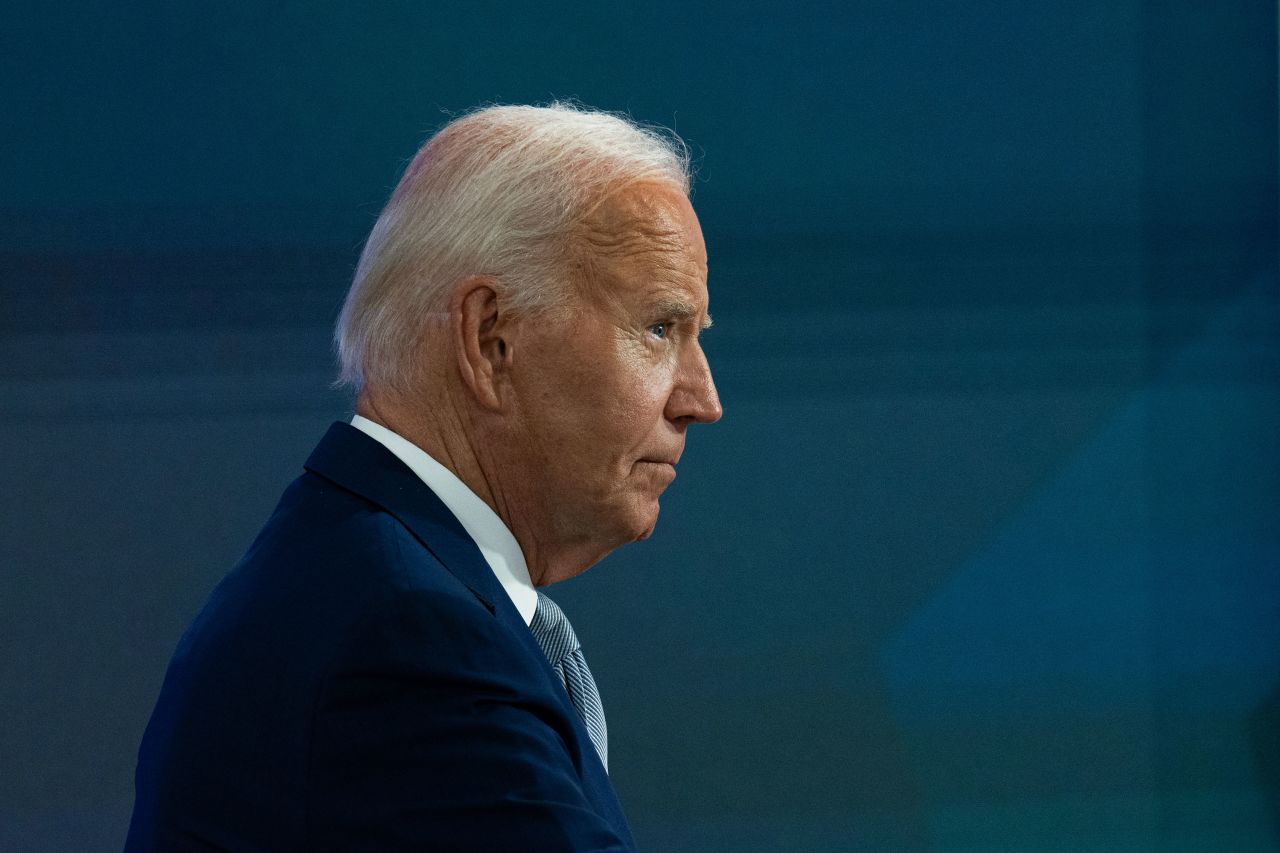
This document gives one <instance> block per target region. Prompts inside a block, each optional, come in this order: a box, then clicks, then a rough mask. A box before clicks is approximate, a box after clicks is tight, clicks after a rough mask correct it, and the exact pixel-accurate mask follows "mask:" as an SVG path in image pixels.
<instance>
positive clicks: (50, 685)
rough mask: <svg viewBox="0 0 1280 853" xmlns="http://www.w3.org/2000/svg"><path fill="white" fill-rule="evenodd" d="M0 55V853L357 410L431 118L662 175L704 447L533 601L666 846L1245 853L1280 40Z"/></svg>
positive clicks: (289, 12) (577, 12) (392, 17)
mask: <svg viewBox="0 0 1280 853" xmlns="http://www.w3.org/2000/svg"><path fill="white" fill-rule="evenodd" d="M10 5H11V8H9V9H7V10H6V24H5V26H4V27H3V28H0V67H3V69H4V71H3V74H4V81H5V82H4V85H3V88H2V89H0V111H2V112H3V114H4V115H5V116H6V117H7V118H8V121H7V122H6V125H7V128H6V130H5V131H4V133H3V134H0V424H3V426H0V442H2V445H0V449H2V450H3V453H0V483H3V486H4V488H3V489H0V632H2V633H0V684H3V690H0V848H3V849H13V850H30V851H54V850H81V851H96V850H112V849H118V848H119V847H120V845H121V844H122V842H123V838H124V830H125V827H126V825H127V821H128V816H129V811H130V808H131V804H132V772H133V765H134V760H135V756H136V749H137V745H138V742H139V740H140V738H141V734H142V730H143V727H144V726H145V724H146V720H147V717H148V715H149V713H150V710H151V706H152V703H153V702H154V700H155V697H156V695H157V692H158V690H159V686H160V682H161V678H162V675H163V672H164V667H165V665H166V663H167V661H168V658H169V655H170V654H171V652H172V650H173V647H174V645H175V643H176V642H177V639H178V637H179V635H180V634H181V632H182V630H183V629H184V628H185V626H186V625H187V623H188V622H189V620H190V619H191V618H192V616H193V615H194V613H195V612H196V611H197V609H198V608H199V607H200V605H201V604H202V602H203V601H204V599H205V597H206V596H207V594H208V593H209V591H210V590H211V588H212V587H213V585H214V584H215V583H216V581H217V580H218V579H219V578H220V577H221V576H222V575H223V573H224V572H226V571H227V569H228V568H229V567H230V566H231V565H232V564H233V563H234V562H235V560H236V559H237V558H238V557H239V555H240V553H241V552H242V551H243V549H244V548H245V547H246V546H247V545H248V543H249V541H250V540H251V538H252V536H253V534H254V533H255V532H256V530H257V529H258V527H259V526H260V525H261V524H262V522H263V521H264V520H265V518H266V516H267V514H268V513H269V512H270V510H271V508H272V506H274V503H275V501H276V499H277V497H278V496H279V493H280V492H281V490H282V489H283V488H284V486H285V485H286V484H287V483H288V481H289V480H291V479H292V478H293V477H294V476H295V475H296V474H297V473H298V471H299V470H300V466H301V463H302V461H303V459H304V458H305V456H306V454H307V453H308V451H309V450H310V448H311V447H312V446H313V444H314V443H315V442H316V441H317V440H318V439H319V437H320V435H321V434H322V433H323V432H324V430H325V428H326V426H327V424H328V423H329V422H330V421H331V420H333V419H336V418H346V417H348V416H349V412H350V405H351V401H350V400H349V399H347V398H345V397H344V396H342V395H340V394H338V393H336V392H333V391H331V390H329V387H328V383H329V382H330V380H331V379H332V377H333V365H332V360H331V356H330V348H329V335H330V329H331V324H332V321H333V319H334V317H335V316H336V313H337V309H338V306H339V305H340V302H341V299H342V297H343V295H344V293H345V290H346V287H347V285H348V284H349V281H350V275H351V272H352V270H353V267H354V264H355V260H356V258H357V256H358V253H359V249H360V246H361V243H362V241H363V239H364V237H365V235H366V234H367V233H368V229H369V227H370V226H371V225H372V222H373V220H374V218H375V217H376V215H377V213H378V211H379V209H380V208H381V205H382V203H383V202H384V200H385V199H386V197H387V195H388V194H389V192H390V190H391V188H392V187H393V186H394V184H395V181H396V180H397V178H398V176H399V173H400V170H401V169H402V168H403V167H404V165H405V164H406V163H407V161H408V159H409V158H410V157H411V156H412V154H413V152H414V151H415V150H416V148H417V146H418V145H419V144H420V143H421V142H422V140H423V139H424V138H425V137H426V136H427V135H428V134H429V133H430V132H432V131H433V130H434V129H436V128H437V127H438V126H439V125H441V124H442V123H444V122H445V121H446V120H447V119H448V117H449V115H450V114H455V113H457V112H459V111H461V110H465V109H468V108H470V107H473V106H476V105H478V104H480V103H484V102H544V101H546V100H549V99H550V98H553V97H570V96H573V97H578V98H580V99H581V100H582V101H584V102H585V103H588V104H591V105H593V106H597V107H601V108H607V109H615V110H624V111H628V112H630V113H631V114H632V115H633V116H634V117H636V118H638V119H642V120H645V121H653V122H658V123H662V124H665V125H668V126H672V127H674V128H675V129H677V130H678V131H679V132H680V134H681V135H682V136H684V137H685V138H686V139H687V140H688V141H689V142H690V144H691V145H692V146H693V148H694V151H695V154H696V155H697V158H698V166H699V175H700V177H699V180H698V182H697V185H696V189H695V193H694V202H695V206H696V207H697V209H698V211H699V213H700V215H701V217H702V222H703V226H704V229H705V232H706V236H707V242H708V246H709V250H710V256H711V281H710V287H711V294H712V310H713V313H714V314H715V317H716V327H715V329H713V330H712V331H711V332H709V333H708V335H707V337H706V345H707V349H708V352H709V356H710V359H711V363H712V367H713V369H714V370H715V373H716V377H717V380H718V382H719V386H720V391H721V396H722V398H723V401H724V406H725V417H724V419H723V420H722V421H721V422H720V423H719V424H718V425H716V426H713V427H707V428H701V429H695V430H693V432H692V433H691V440H690V446H689V450H688V453H687V454H686V457H685V462H684V463H682V466H681V475H680V479H679V481H678V482H677V483H676V484H675V485H674V486H673V488H672V489H671V490H670V491H669V492H668V493H667V496H666V498H664V508H663V514H662V519H661V521H660V523H659V528H658V532H657V535H656V536H655V537H654V539H652V540H651V541H649V542H646V543H643V544H639V545H635V546H632V547H629V548H626V549H623V550H621V551H619V552H617V553H616V554H614V555H612V556H610V557H609V558H608V559H607V560H606V561H605V562H603V563H602V564H600V565H599V566H598V567H596V568H595V569H594V570H592V571H591V572H590V573H588V574H587V575H586V576H584V577H582V578H579V579H576V580H574V581H571V582H568V583H566V584H563V585H561V586H559V587H557V588H556V594H557V597H558V599H559V600H560V602H561V603H562V605H563V606H564V608H565V610H566V611H568V612H569V613H570V614H572V618H573V620H574V623H575V626H576V627H577V629H578V633H579V634H580V635H581V636H582V637H583V638H584V640H585V641H586V648H587V652H588V655H589V658H590V660H591V663H592V667H593V670H594V671H595V672H596V674H597V676H598V680H599V682H600V687H601V690H602V693H603V696H604V700H605V705H606V708H607V710H608V713H609V719H610V734H611V737H610V749H611V758H612V761H611V766H612V768H613V776H614V779H615V781H616V784H617V787H618V789H619V791H620V794H621V796H622V799H623V803H624V805H625V806H626V808H627V810H628V813H629V815H630V817H631V819H632V822H633V824H634V828H635V832H636V836H637V839H638V840H639V842H640V843H641V844H642V846H643V848H644V849H645V850H648V851H700V853H717V851H726V853H728V851H733V853H750V851H757V850H759V851H764V850H785V851H847V850H893V851H925V850H938V851H978V850H1019V851H1056V850H1062V851H1080V850H1091V851H1093V850H1124V851H1129V850H1134V851H1160V853H1164V851H1182V850H1187V851H1191V850H1205V851H1209V850H1232V851H1236V853H1243V851H1264V850H1277V849H1280V525H1278V524H1277V520H1278V518H1280V513H1277V507H1278V506H1280V441H1278V440H1277V437H1278V435H1280V288H1278V284H1277V251H1276V235H1277V166H1276V162H1277V85H1276V71H1277V62H1276V25H1277V21H1276V7H1275V4H1274V3H1267V2H1220V3H1203V2H1190V0H1186V2H1139V1H1138V0H1106V2H1102V0H1075V2H1032V3H1027V2H1013V0H986V2H981V1H978V2H971V3H966V4H950V3H941V2H926V0H894V2H889V0H876V2H859V3H855V4H847V3H839V4H836V3H832V4H818V3H804V2H798V3H789V4H781V3H746V4H733V5H730V4H723V5H714V4H697V3H688V2H683V3H674V2H671V3H649V4H643V5H634V6H628V7H615V6H610V5H607V4H598V3H597V4H582V5H564V6H559V5H557V6H547V5H544V4H537V5H536V6H534V5H530V6H528V7H525V8H521V7H511V6H507V5H499V4H493V5H485V4H475V5H468V6H466V7H465V8H461V7H459V6H458V4H455V5H454V6H451V7H449V8H434V7H433V4H424V3H379V4H374V3H369V4H356V3H345V4H344V3H305V4H303V3H275V4H259V3H250V2H240V3H227V4H220V5H217V6H196V5H194V4H192V5H189V6H188V5H187V4H181V3H179V4H161V3H142V4H129V5H126V6H122V5H118V4H106V3H100V4H93V3H62V4H57V5H56V6H54V7H49V8H44V9H41V10H40V11H38V12H37V11H36V10H35V8H34V6H26V5H23V4H19V5H17V6H13V5H12V4H10Z"/></svg>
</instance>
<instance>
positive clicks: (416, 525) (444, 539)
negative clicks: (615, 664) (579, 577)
mask: <svg viewBox="0 0 1280 853" xmlns="http://www.w3.org/2000/svg"><path fill="white" fill-rule="evenodd" d="M304 467H305V468H306V469H307V470H308V471H311V472H312V473H314V474H319V475H320V476H321V477H324V478H325V479H327V480H332V481H333V482H334V483H336V484H338V485H339V486H342V487H343V488H344V489H347V490H348V491H351V492H355V493H356V494H358V495H360V496H361V497H364V498H366V499H367V500H370V501H373V502H374V503H376V504H378V505H379V506H381V507H382V508H383V509H385V510H386V511H387V512H388V513H390V514H391V515H393V516H395V517H396V518H397V519H398V520H399V521H400V523H402V524H403V525H404V526H405V527H407V528H408V529H409V530H410V532H412V533H413V535H414V536H415V537H416V538H417V539H418V541H419V542H421V543H422V545H423V547H424V548H426V549H427V550H429V551H430V552H431V553H432V554H434V555H435V557H436V559H438V560H439V561H440V562H441V563H443V564H444V566H445V568H447V569H448V570H449V572H450V573H451V574H452V575H453V576H454V577H456V578H457V579H458V580H459V581H461V582H462V584H463V585H464V586H466V587H467V588H468V589H470V590H471V592H472V593H473V594H474V595H475V596H476V598H478V599H480V601H481V602H482V603H483V604H484V606H485V607H486V608H488V609H489V612H491V613H493V614H494V615H495V616H500V617H502V618H508V619H510V618H514V619H515V620H516V621H518V622H519V623H520V624H522V625H523V624H524V620H523V619H522V618H521V617H520V614H519V612H518V611H517V610H516V609H515V605H513V604H512V603H511V599H510V597H509V596H508V595H507V593H506V590H504V589H503V588H502V584H501V583H500V582H499V581H498V579H497V577H495V576H494V574H493V570H492V569H490V568H489V564H488V563H487V562H486V561H485V559H484V555H482V554H481V553H480V549H479V548H478V547H477V546H476V543H475V542H474V541H473V540H472V539H471V537H470V536H469V535H467V531H466V530H465V529H463V527H462V524H461V523H460V522H459V521H458V519H457V518H455V517H454V515H453V513H452V512H450V511H449V508H448V507H446V506H445V505H444V502H443V501H441V500H440V498H439V497H437V496H436V493H435V492H433V491H431V489H430V488H428V487H427V484H426V483H424V482H422V480H421V479H420V478H419V477H418V475H417V474H415V473H413V471H412V470H410V468H409V467H408V466H407V465H405V464H404V463H403V462H401V461H400V460H399V459H398V458H397V457H396V455H395V454H394V453H392V452H391V451H390V450H388V449H387V448H385V447H383V446H382V444H380V443H379V442H378V441H377V440H375V439H373V438H371V437H370V436H368V435H366V434H365V433H363V432H361V431H360V430H358V429H356V428H355V427H353V426H351V425H350V424H345V423H341V422H335V423H334V424H333V425H331V426H330V427H329V431H328V432H327V433H325V436H324V438H322V439H321V440H320V444H319V445H317V446H316V449H315V450H314V451H313V452H312V453H311V456H310V457H309V458H308V459H307V461H306V464H305V466H304Z"/></svg>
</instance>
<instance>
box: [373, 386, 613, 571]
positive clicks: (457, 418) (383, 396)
mask: <svg viewBox="0 0 1280 853" xmlns="http://www.w3.org/2000/svg"><path fill="white" fill-rule="evenodd" d="M454 396H455V395H453V394H449V393H444V394H436V395H428V396H425V397H415V398H414V400H413V401H412V403H409V402H407V401H405V400H404V399H403V398H402V397H400V396H399V395H395V394H391V393H387V392H385V391H375V390H372V389H366V390H365V391H363V392H361V394H360V397H359V399H358V400H357V401H356V414H358V415H360V416H361V417H363V418H367V419H368V420H371V421H373V422H374V423H376V424H380V425H382V426H384V427H386V428H387V429H389V430H391V431H392V432H394V433H396V434H397V435H399V436H401V437H402V438H404V439H406V440H407V441H410V442H412V443H413V444H414V445H416V446H417V447H419V448H421V449H422V450H423V451H424V452H426V453H427V455H429V456H430V457H431V458H432V459H434V460H436V461H437V462H439V463H440V464H441V465H443V466H444V467H445V468H448V469H449V470H450V471H451V472H453V474H454V476H456V477H457V478H458V479H459V480H461V481H462V482H463V483H464V484H465V485H466V487H467V488H468V489H470V490H471V491H472V492H473V493H474V494H475V495H476V497H478V498H480V499H481V500H482V501H484V502H485V503H486V504H488V506H489V508H490V509H492V510H493V511H494V513H495V514H496V515H497V516H498V518H500V519H501V520H502V522H503V524H505V525H506V526H507V529H508V530H510V531H511V533H512V535H513V536H514V537H515V540H516V542H517V543H518V544H519V545H520V551H521V553H522V554H523V555H524V559H525V564H526V565H527V566H528V569H529V577H530V579H531V580H532V581H533V584H534V586H548V585H550V584H553V583H556V582H558V581H562V580H567V579H568V578H571V577H574V576H575V575H578V574H581V573H582V572H584V571H586V570H587V569H588V568H590V567H591V566H593V565H595V564H596V563H598V562H599V561H600V560H602V559H603V558H604V557H605V555H606V554H608V553H609V551H610V550H612V549H611V548H610V549H603V550H602V549H601V546H600V544H599V543H598V542H593V541H590V538H589V537H585V538H584V537H574V538H565V537H558V536H556V535H554V533H551V532H550V531H547V530H546V528H547V527H549V526H550V525H547V524H542V523H539V522H540V521H541V520H542V519H543V518H544V517H545V516H543V515H541V514H537V513H535V512H533V511H531V510H533V509H534V508H535V507H537V503H536V502H537V501H538V499H539V498H538V495H537V494H536V493H532V492H531V491H530V490H528V489H523V490H522V489H520V488H517V487H516V484H515V483H508V482H507V481H506V480H504V478H503V477H502V476H501V473H502V472H504V471H511V470H512V466H511V465H510V464H509V463H508V462H507V461H506V460H503V459H501V458H500V457H499V455H498V453H497V452H496V451H498V450H499V449H500V448H501V446H502V444H503V443H502V442H500V441H485V440H473V437H476V436H482V435H483V433H481V432H479V431H478V430H477V426H478V425H477V424H476V423H475V420H476V419H475V418H474V417H473V416H471V415H470V414H469V413H468V412H466V411H465V409H463V408H461V407H459V406H458V405H456V403H457V400H456V399H454ZM428 413H429V414H428ZM513 479H515V480H517V481H518V480H519V477H515V478H513Z"/></svg>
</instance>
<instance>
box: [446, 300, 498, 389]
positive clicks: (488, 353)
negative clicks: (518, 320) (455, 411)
mask: <svg viewBox="0 0 1280 853" xmlns="http://www.w3.org/2000/svg"><path fill="white" fill-rule="evenodd" d="M506 319H507V317H506V316H505V314H504V313H503V311H502V306H501V305H500V304H499V300H498V292H497V290H496V288H495V287H494V281H493V279H492V278H490V277H489V276H480V275H473V276H471V277H469V278H467V279H465V280H464V281H463V282H462V283H461V284H459V285H458V286H457V287H456V288H455V289H454V291H453V295H452V296H451V297H450V299H449V334H450V337H451V339H452V342H453V350H454V356H455V357H456V359H457V362H458V373H459V374H460V375H461V377H462V383H463V385H465V386H466V387H467V388H468V389H469V390H470V391H471V393H472V395H473V396H474V397H475V399H476V400H477V401H478V402H479V403H480V405H481V406H484V407H485V408H487V409H492V410H495V411H496V410H498V409H501V408H502V394H501V385H502V381H503V379H504V378H505V374H506V372H507V370H508V369H509V367H510V364H511V346H510V344H509V343H508V342H507V341H506V340H505V339H504V338H503V331H504V329H505V327H506V325H507V323H506V322H505V321H506Z"/></svg>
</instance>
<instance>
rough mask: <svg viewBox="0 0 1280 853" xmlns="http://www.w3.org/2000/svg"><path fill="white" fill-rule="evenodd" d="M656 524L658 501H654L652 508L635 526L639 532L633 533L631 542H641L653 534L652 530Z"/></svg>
mask: <svg viewBox="0 0 1280 853" xmlns="http://www.w3.org/2000/svg"><path fill="white" fill-rule="evenodd" d="M657 526H658V502H657V501H654V505H653V510H652V511H651V512H649V513H648V514H647V515H646V516H645V518H644V519H642V520H641V521H640V522H639V523H638V524H637V525H636V527H635V528H633V529H638V530H639V531H640V532H639V533H637V534H636V535H635V538H634V539H633V540H632V541H633V542H642V541H644V540H645V539H648V538H649V537H650V536H652V535H653V531H654V529H655V528H657Z"/></svg>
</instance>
